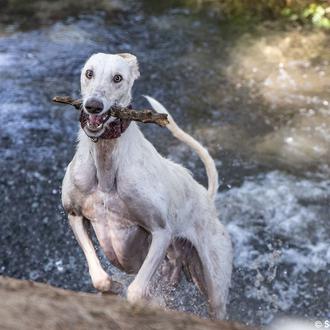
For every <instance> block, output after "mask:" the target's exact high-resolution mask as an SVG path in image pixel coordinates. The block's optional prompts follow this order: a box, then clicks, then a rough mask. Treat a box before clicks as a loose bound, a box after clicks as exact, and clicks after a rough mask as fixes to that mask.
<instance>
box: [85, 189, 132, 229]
mask: <svg viewBox="0 0 330 330" xmlns="http://www.w3.org/2000/svg"><path fill="white" fill-rule="evenodd" d="M81 202H82V205H81V206H82V214H83V216H84V217H85V218H87V219H88V220H90V221H91V222H100V221H101V222H104V220H107V221H108V222H113V221H117V220H118V219H120V223H119V224H118V225H120V226H123V227H125V226H127V227H130V226H132V225H134V221H130V220H128V219H130V218H131V216H130V214H129V212H128V210H127V207H126V206H125V203H124V202H123V201H122V200H121V199H120V198H119V196H118V194H117V193H116V192H106V193H105V192H102V191H100V190H95V191H94V192H92V193H89V194H84V196H83V198H82V199H81Z"/></svg>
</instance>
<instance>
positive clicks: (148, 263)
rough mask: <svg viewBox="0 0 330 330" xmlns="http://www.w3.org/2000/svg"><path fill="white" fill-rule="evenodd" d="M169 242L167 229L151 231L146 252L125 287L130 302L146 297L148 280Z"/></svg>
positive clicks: (163, 256)
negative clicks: (131, 279) (133, 275)
mask: <svg viewBox="0 0 330 330" xmlns="http://www.w3.org/2000/svg"><path fill="white" fill-rule="evenodd" d="M170 242H171V235H170V233H169V232H168V231H167V230H164V229H162V230H157V231H155V232H153V233H152V241H151V245H150V248H149V251H148V254H147V256H146V258H145V260H144V262H143V264H142V266H141V268H140V270H139V272H138V273H137V275H136V277H135V279H134V281H133V282H132V283H131V284H130V286H129V287H128V289H127V299H128V300H129V301H130V302H133V303H136V302H138V301H141V300H144V299H146V298H147V287H148V284H149V281H150V280H151V278H152V276H153V275H154V274H155V272H156V270H157V269H158V267H159V265H160V264H161V262H162V261H163V260H164V258H165V254H166V251H167V249H168V247H169V245H170Z"/></svg>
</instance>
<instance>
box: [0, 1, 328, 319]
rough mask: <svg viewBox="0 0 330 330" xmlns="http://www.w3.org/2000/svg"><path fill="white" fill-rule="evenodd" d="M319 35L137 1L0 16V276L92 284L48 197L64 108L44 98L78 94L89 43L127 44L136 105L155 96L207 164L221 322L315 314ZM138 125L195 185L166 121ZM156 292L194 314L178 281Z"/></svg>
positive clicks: (319, 281) (321, 277)
mask: <svg viewBox="0 0 330 330" xmlns="http://www.w3.org/2000/svg"><path fill="white" fill-rule="evenodd" d="M329 41H330V38H329V35H327V34H325V33H324V32H321V31H318V32H316V31H308V30H307V29H300V30H299V29H298V30H297V29H296V30H291V29H280V28H278V27H276V26H274V25H264V26H262V27H259V28H255V29H251V30H248V31H243V30H240V28H238V27H232V26H230V25H229V24H225V23H219V22H218V21H217V20H216V19H213V18H210V17H207V16H205V15H204V14H200V15H198V14H196V13H191V12H190V11H189V10H186V9H169V8H167V9H163V10H161V11H153V10H150V9H148V10H147V9H146V7H145V6H135V7H134V9H129V8H128V9H127V8H126V9H125V11H124V12H123V13H121V14H120V15H117V16H116V17H112V18H111V19H110V18H108V17H107V16H106V15H104V14H102V12H100V13H98V14H93V15H86V14H85V15H81V16H79V17H77V18H68V19H63V20H60V21H57V22H55V23H52V24H49V25H47V26H40V27H38V28H36V27H34V28H33V29H31V30H29V31H25V32H22V31H19V30H18V29H17V28H15V27H12V26H7V27H6V29H4V30H3V31H2V32H1V33H0V73H1V88H0V119H1V122H2V125H1V130H0V154H1V158H0V164H1V177H0V199H1V201H2V204H1V211H0V212H1V213H0V214H1V232H0V237H1V249H0V273H1V274H5V275H10V276H15V277H18V278H29V279H33V280H37V281H43V282H49V283H51V284H53V285H57V286H60V287H64V288H71V289H75V290H86V291H92V290H93V289H92V286H91V283H90V279H89V275H88V271H87V268H86V264H85V260H84V257H83V255H82V252H81V251H80V249H79V248H78V246H77V243H76V241H75V240H74V238H73V235H72V233H71V231H70V229H69V227H68V224H67V220H66V217H65V215H64V213H63V211H62V208H61V205H60V185H61V180H62V177H63V175H64V170H65V167H66V165H67V164H68V162H69V161H70V159H71V158H72V156H73V153H74V144H75V138H76V132H77V128H78V118H77V114H76V113H75V112H74V111H69V110H67V109H66V108H65V107H61V106H57V105H53V104H51V103H50V102H49V100H50V99H51V98H52V96H54V95H61V94H64V95H65V94H72V95H75V96H78V95H79V73H80V68H81V67H82V65H83V63H84V61H85V60H86V58H87V57H88V56H89V55H90V54H92V53H94V52H98V51H103V52H132V53H134V54H136V55H137V56H138V58H139V60H140V67H141V73H142V77H141V79H139V81H137V83H136V86H135V93H134V94H135V97H134V103H135V104H136V105H137V106H143V105H145V101H144V100H143V98H142V97H141V96H140V95H141V94H149V95H152V96H154V97H156V98H157V99H159V100H160V101H161V102H163V103H164V104H165V105H166V106H167V107H168V109H169V110H170V111H171V112H172V114H173V116H174V117H175V118H176V119H177V121H178V123H179V124H180V125H181V126H182V127H183V128H184V129H185V130H187V131H188V132H189V133H191V134H192V135H194V136H196V137H198V138H199V139H200V140H201V141H202V142H203V143H204V144H205V145H206V146H207V147H208V148H209V150H210V152H211V153H212V155H213V156H214V157H215V159H216V163H217V167H218V170H219V173H220V178H221V187H220V191H219V194H218V197H217V206H218V210H219V214H220V218H221V220H222V221H223V222H224V223H226V225H227V226H228V229H229V231H230V233H231V236H232V239H233V242H234V245H235V271H234V276H233V284H232V290H231V301H230V304H229V318H231V319H236V320H240V321H242V322H245V323H263V324H266V323H269V322H270V321H271V320H272V319H273V318H274V317H275V316H279V315H283V314H285V315H297V316H305V317H308V318H312V319H326V318H329V317H330V308H329V307H330V306H329V288H330V285H329V284H330V283H329V278H330V276H329V272H330V269H329V264H330V249H329V234H330V224H329V220H330V219H329V217H330V216H329V214H330V212H329V211H330V207H329V201H330V176H329V164H330V156H329V155H330V119H329V118H330V117H329V111H330V107H329V102H330V99H329V95H330V94H329V91H330V81H329V73H330V69H329V63H330V52H329V45H330V42H329ZM142 129H143V131H144V133H145V134H146V135H147V137H148V138H149V139H150V140H151V141H152V142H153V143H154V144H155V145H156V146H157V148H158V150H160V152H161V153H162V154H164V155H166V156H168V157H170V158H172V159H174V160H175V161H178V162H180V163H182V164H184V165H185V166H187V167H188V168H189V169H191V170H192V172H193V173H194V175H195V177H196V179H198V180H199V181H200V182H203V183H205V181H206V180H205V173H204V168H203V166H202V164H201V162H200V161H199V160H198V158H197V156H195V155H193V154H191V152H190V150H189V149H188V148H186V147H185V146H183V145H181V144H179V143H178V142H177V141H176V140H175V139H173V138H172V137H171V136H170V134H169V133H168V132H167V131H166V130H161V129H159V128H155V127H151V126H150V127H149V126H148V127H147V126H144V127H142ZM100 254H101V252H100ZM103 260H104V258H103ZM104 263H105V265H106V267H108V269H109V271H111V272H113V273H115V276H116V277H117V278H119V279H120V280H122V281H125V282H129V280H130V278H129V277H127V276H125V275H123V274H121V273H120V272H118V271H116V270H115V269H114V268H113V267H111V266H110V265H109V264H108V263H107V262H106V261H105V260H104ZM166 300H167V304H168V305H170V306H172V307H175V308H179V309H181V310H187V311H192V312H195V313H197V314H199V315H205V313H206V305H205V302H204V301H203V299H202V298H201V297H200V296H199V295H198V293H197V292H196V290H194V289H193V288H192V287H191V285H190V284H188V283H184V282H183V283H181V285H180V287H179V288H178V289H177V290H174V291H172V292H167V295H166Z"/></svg>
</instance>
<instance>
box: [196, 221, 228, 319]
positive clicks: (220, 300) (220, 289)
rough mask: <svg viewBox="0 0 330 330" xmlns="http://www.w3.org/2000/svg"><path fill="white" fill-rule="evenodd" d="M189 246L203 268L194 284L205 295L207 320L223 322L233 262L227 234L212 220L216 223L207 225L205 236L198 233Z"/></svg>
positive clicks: (220, 225) (218, 223) (221, 226)
mask: <svg viewBox="0 0 330 330" xmlns="http://www.w3.org/2000/svg"><path fill="white" fill-rule="evenodd" d="M192 243H193V245H194V247H195V248H196V250H197V253H198V255H199V258H200V261H201V263H202V267H203V279H200V280H199V281H198V282H199V284H204V285H205V288H203V290H202V291H204V292H206V294H207V298H208V302H209V306H210V316H211V317H212V318H214V319H223V318H224V317H225V315H226V302H227V297H228V291H229V287H230V279H231V271H232V259H233V257H232V246H231V240H230V237H229V234H228V233H227V231H226V229H225V228H224V226H223V225H222V224H221V223H220V222H219V220H218V219H216V222H213V221H212V223H210V225H209V226H208V228H207V232H206V233H205V235H203V234H202V233H201V232H199V233H198V235H197V234H196V237H194V238H192Z"/></svg>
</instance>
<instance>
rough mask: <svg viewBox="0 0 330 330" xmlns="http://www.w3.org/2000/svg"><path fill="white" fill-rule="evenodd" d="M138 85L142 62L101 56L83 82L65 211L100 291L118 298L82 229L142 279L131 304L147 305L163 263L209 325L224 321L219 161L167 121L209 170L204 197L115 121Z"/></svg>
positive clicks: (131, 292)
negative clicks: (201, 298)
mask: <svg viewBox="0 0 330 330" xmlns="http://www.w3.org/2000/svg"><path fill="white" fill-rule="evenodd" d="M138 77H139V68H138V63H137V59H136V57H135V56H134V55H131V54H117V55H110V54H102V53H99V54H94V55H93V56H91V57H90V58H89V59H88V61H87V62H86V64H85V66H84V68H83V70H82V73H81V92H82V97H83V107H82V111H81V117H80V121H81V126H82V129H80V131H79V143H78V148H77V151H76V154H75V156H74V158H73V160H72V161H71V163H70V164H69V166H68V168H67V171H66V174H65V177H64V180H63V190H62V202H63V206H64V208H65V210H66V211H67V213H68V217H69V222H70V225H71V227H72V229H73V232H74V234H75V236H76V238H77V240H78V242H79V244H80V246H81V248H82V250H83V251H84V254H85V256H86V259H87V262H88V267H89V273H90V276H91V279H92V282H93V285H94V287H95V288H96V289H98V290H100V291H115V288H114V286H115V284H114V281H112V280H111V278H110V277H109V276H108V274H107V273H106V272H105V271H104V270H103V268H102V266H101V264H100V262H99V260H98V258H97V255H96V253H95V250H94V247H93V244H92V242H91V240H90V238H89V236H88V233H87V231H86V229H85V226H84V220H87V221H90V223H91V224H92V226H93V229H94V231H95V233H96V235H97V238H98V240H99V242H100V245H101V247H102V249H103V250H104V252H105V254H106V256H107V257H108V258H109V260H110V261H111V262H112V264H113V265H115V266H117V267H118V268H120V269H122V270H124V271H125V272H127V273H136V274H137V275H136V277H135V279H134V281H133V282H132V283H131V284H130V286H129V287H128V289H127V298H128V300H129V301H131V302H137V301H141V300H145V299H147V298H148V290H147V289H148V283H149V281H150V279H151V278H152V276H153V275H154V274H155V272H156V271H157V269H158V268H159V266H160V264H161V263H162V262H163V261H164V260H165V262H166V263H165V265H166V266H165V267H163V268H164V269H165V271H166V274H164V275H166V276H168V278H169V279H170V280H171V281H172V282H177V281H178V280H179V278H180V274H181V270H182V269H183V270H185V273H186V275H187V277H188V278H190V279H192V280H193V281H194V283H195V284H196V285H197V286H198V288H199V289H200V290H201V291H202V292H203V293H204V294H205V295H206V297H207V298H208V301H209V304H210V307H211V308H210V313H211V316H212V317H214V318H223V317H224V316H225V310H226V300H227V296H228V289H229V285H230V278H231V271H232V247H231V240H230V237H229V235H228V233H227V232H226V230H225V228H224V226H223V225H222V224H221V223H220V221H219V220H218V218H217V212H216V209H215V205H214V200H213V199H214V196H215V194H216V191H217V187H218V174H217V171H216V167H215V164H214V161H213V159H212V158H211V157H210V155H209V154H208V152H207V150H206V149H204V148H203V147H202V146H201V145H200V144H199V143H198V142H197V141H196V140H194V139H193V138H192V137H191V136H189V135H188V134H186V133H184V132H183V131H182V130H181V129H180V128H179V127H178V126H177V125H176V124H175V122H174V120H173V118H172V117H171V116H170V115H169V121H170V124H169V125H168V126H167V127H168V128H169V129H170V131H171V132H172V133H173V134H174V136H176V137H177V138H178V139H180V140H181V141H183V142H185V143H187V144H188V145H189V146H190V147H192V148H193V149H194V150H195V151H196V152H197V153H198V155H199V156H200V157H201V159H202V160H203V162H204V164H205V166H206V171H207V175H208V182H209V188H208V190H206V189H205V188H204V187H203V186H201V185H200V184H199V183H197V182H196V181H195V180H194V179H193V178H192V176H191V175H190V173H189V172H188V171H187V170H186V169H185V168H183V167H182V166H180V165H177V164H175V163H173V162H172V161H170V160H168V159H165V158H163V157H162V156H161V155H160V154H159V153H158V152H157V151H156V149H155V148H154V147H153V145H152V144H151V143H150V142H149V141H147V140H146V139H145V138H144V136H143V134H142V133H141V131H140V130H139V128H138V126H137V125H136V124H135V123H134V122H131V123H130V122H127V121H123V120H120V119H115V118H113V117H111V116H110V115H109V114H108V112H109V109H110V108H111V107H112V106H114V105H117V106H122V107H127V106H129V105H130V102H131V89H132V86H133V83H134V80H135V79H137V78H138ZM147 99H148V101H149V102H150V104H151V105H152V107H153V108H154V109H155V110H156V111H158V112H166V109H165V108H164V107H163V106H162V105H161V104H160V103H158V102H157V101H156V100H154V99H152V98H151V97H147ZM95 142H97V143H95Z"/></svg>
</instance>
